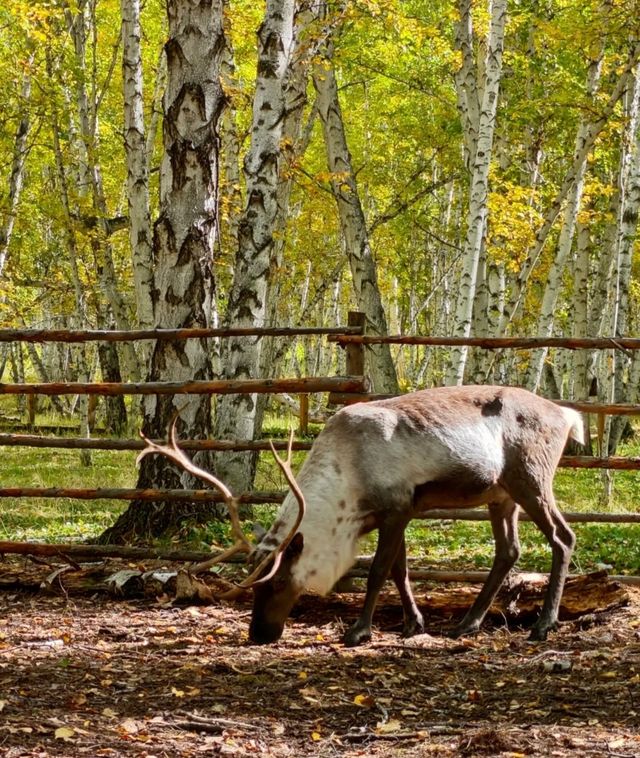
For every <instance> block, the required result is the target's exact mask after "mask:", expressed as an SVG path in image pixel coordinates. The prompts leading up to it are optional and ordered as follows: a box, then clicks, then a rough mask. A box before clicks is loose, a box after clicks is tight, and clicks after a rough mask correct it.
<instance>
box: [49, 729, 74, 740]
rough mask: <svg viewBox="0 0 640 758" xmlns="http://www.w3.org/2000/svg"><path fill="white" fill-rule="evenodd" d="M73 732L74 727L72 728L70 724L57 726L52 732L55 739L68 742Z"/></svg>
mask: <svg viewBox="0 0 640 758" xmlns="http://www.w3.org/2000/svg"><path fill="white" fill-rule="evenodd" d="M75 733H76V732H75V729H72V728H71V727H70V726H59V727H58V728H57V729H56V731H55V733H54V734H55V737H56V739H57V740H64V741H65V742H69V740H71V738H72V737H73V736H74V735H75Z"/></svg>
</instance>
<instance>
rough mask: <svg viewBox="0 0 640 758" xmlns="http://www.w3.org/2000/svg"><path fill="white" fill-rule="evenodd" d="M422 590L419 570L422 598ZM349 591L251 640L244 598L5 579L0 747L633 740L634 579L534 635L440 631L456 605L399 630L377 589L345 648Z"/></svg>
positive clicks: (339, 746) (311, 603)
mask: <svg viewBox="0 0 640 758" xmlns="http://www.w3.org/2000/svg"><path fill="white" fill-rule="evenodd" d="M3 565H4V564H3ZM20 566H21V570H24V571H29V570H31V569H30V568H29V564H26V563H21V564H20ZM433 591H434V590H433V588H429V587H427V586H426V585H425V586H422V587H421V586H418V587H417V592H416V595H417V598H418V602H419V604H420V605H421V607H422V608H423V610H424V611H426V612H427V613H428V612H429V599H430V597H431V596H432V592H433ZM438 591H440V592H446V593H449V594H451V595H452V596H453V595H455V594H456V593H459V592H462V591H468V589H467V588H457V587H451V586H450V587H446V588H444V589H443V588H440V589H439V590H438ZM361 603H362V595H359V594H343V595H333V596H331V597H330V598H327V599H319V598H315V597H309V598H304V599H303V600H302V602H301V603H300V604H299V606H298V607H297V609H296V611H295V614H294V618H293V619H291V620H290V621H289V623H288V624H287V627H286V630H285V633H284V636H283V637H282V639H281V641H280V642H279V643H278V644H275V645H269V646H264V647H255V646H250V645H248V644H247V625H248V619H249V614H250V606H249V604H248V601H247V602H246V603H244V604H242V603H241V604H239V605H238V604H234V605H226V606H222V605H206V606H202V605H201V606H193V605H192V606H186V607H184V606H183V607H180V608H178V607H162V606H160V605H159V604H158V603H157V602H156V601H155V600H151V599H137V600H114V599H111V598H108V597H106V596H105V595H104V594H102V593H95V594H93V595H92V596H90V597H87V596H86V595H78V596H76V595H73V594H69V595H65V594H64V593H63V594H62V595H60V594H59V595H55V594H47V593H44V592H33V591H25V590H24V589H4V590H3V591H1V592H0V712H1V716H0V755H1V756H6V758H18V757H21V756H25V757H26V756H30V757H34V758H35V757H36V756H37V757H38V758H48V757H50V756H51V757H53V756H56V758H64V757H65V756H82V755H86V756H140V757H141V758H142V757H143V756H144V757H146V758H151V757H152V756H157V757H158V758H159V757H160V756H163V757H164V756H167V757H169V756H171V757H174V756H175V757H176V758H183V757H186V756H216V755H230V756H234V755H235V756H292V757H293V758H300V757H301V756H302V757H304V756H348V757H352V756H353V757H355V756H375V757H378V758H390V757H391V756H400V758H404V757H405V756H406V757H408V756H412V757H414V756H465V757H467V758H473V757H474V756H502V757H503V758H507V757H510V758H517V756H544V757H545V758H549V757H551V756H558V757H564V756H567V757H568V756H575V755H577V754H579V755H581V756H582V758H587V757H589V758H590V757H591V756H594V757H595V756H598V757H600V756H611V757H612V758H623V757H627V756H628V757H629V758H631V757H632V756H640V590H638V589H629V590H628V602H627V604H626V605H624V606H622V607H616V608H613V609H610V610H607V611H606V612H603V613H598V614H591V615H588V616H585V617H582V618H579V619H577V620H574V621H567V622H564V623H562V624H561V627H560V629H559V630H558V631H557V632H555V633H553V634H552V635H550V638H549V640H548V642H544V643H530V642H528V641H527V635H526V631H523V630H522V629H511V630H507V629H506V628H505V627H504V626H501V625H500V624H499V623H498V624H495V623H494V624H493V625H492V624H488V625H487V627H486V628H485V629H483V631H482V632H481V633H480V634H478V635H477V636H475V637H473V638H468V639H462V640H451V639H449V638H447V637H446V636H445V635H446V632H447V630H448V629H450V628H451V626H452V625H453V623H455V620H456V619H453V618H444V617H442V616H433V615H432V616H430V619H429V622H428V630H429V632H430V635H421V636H419V637H416V638H413V639H412V640H408V641H404V640H402V639H400V637H399V636H398V634H397V632H398V628H399V626H400V625H401V615H402V613H401V609H400V607H399V606H398V601H397V598H396V596H395V595H394V594H393V593H389V594H388V595H385V596H384V597H383V598H382V599H381V602H380V607H379V610H378V613H377V615H376V623H377V625H378V626H377V629H376V631H375V633H374V638H373V640H372V642H371V643H370V644H368V645H365V646H363V647H361V648H356V649H347V648H345V647H344V646H343V645H342V644H341V641H340V639H341V633H342V631H343V629H344V627H345V625H347V624H349V623H350V622H351V621H353V620H354V619H355V617H356V616H357V614H358V611H359V608H360V606H361Z"/></svg>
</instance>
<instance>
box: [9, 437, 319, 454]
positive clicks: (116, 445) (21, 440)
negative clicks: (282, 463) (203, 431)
mask: <svg viewBox="0 0 640 758" xmlns="http://www.w3.org/2000/svg"><path fill="white" fill-rule="evenodd" d="M155 442H157V443H158V444H164V443H165V442H166V440H155ZM3 445H6V446H17V447H39V448H61V449H66V450H142V449H143V448H144V447H145V446H146V443H145V442H143V441H142V440H140V439H138V440H136V439H124V440H113V439H97V438H94V437H43V436H40V435H36V434H0V446H3ZM273 446H274V447H275V449H276V450H286V449H287V447H288V443H287V442H285V441H284V440H273ZM180 447H181V448H183V449H184V450H246V451H251V450H270V449H271V446H270V443H269V441H268V440H180ZM292 449H293V450H310V449H311V442H302V441H299V440H294V441H293V444H292Z"/></svg>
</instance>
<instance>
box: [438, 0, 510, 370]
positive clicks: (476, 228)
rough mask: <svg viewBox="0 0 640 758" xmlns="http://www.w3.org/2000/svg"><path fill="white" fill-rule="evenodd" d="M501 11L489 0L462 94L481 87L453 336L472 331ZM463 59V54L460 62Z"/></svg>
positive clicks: (458, 354) (455, 356)
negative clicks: (480, 75) (469, 82)
mask: <svg viewBox="0 0 640 758" xmlns="http://www.w3.org/2000/svg"><path fill="white" fill-rule="evenodd" d="M470 6H471V3H470V1H469V0H461V2H460V18H461V25H465V26H467V25H469V24H470V23H471V20H470V14H471V8H470ZM506 16H507V0H493V1H492V3H491V25H490V29H489V37H488V40H487V46H486V60H485V65H484V80H483V81H482V86H481V87H480V86H478V80H476V85H475V88H473V87H471V89H470V94H469V97H468V98H467V100H468V101H469V102H471V101H472V100H473V97H472V95H473V94H474V93H475V92H477V91H478V90H481V91H482V98H481V100H480V98H479V96H478V100H479V102H480V108H479V115H478V133H477V139H474V138H473V133H472V132H471V134H470V138H469V150H470V160H471V161H472V163H471V164H470V165H471V167H472V168H471V181H470V190H469V210H468V214H467V232H466V239H465V244H464V254H463V264H462V273H461V278H460V284H459V290H458V298H457V302H456V312H455V323H454V334H455V336H457V337H468V336H469V334H470V332H471V320H472V315H473V301H474V298H475V294H476V287H477V274H478V264H479V262H480V256H481V252H482V246H483V244H484V237H485V234H486V226H487V196H488V189H489V167H490V164H491V155H492V150H493V135H494V130H495V122H496V113H497V109H498V99H499V93H500V80H501V78H502V50H503V46H504V29H505V23H506ZM465 65H466V64H465V58H464V55H463V68H464V66H465ZM465 78H467V76H465ZM472 121H473V119H472V117H471V116H468V117H467V118H466V121H465V114H464V112H463V125H464V124H465V123H466V122H468V124H469V127H468V128H469V129H470V130H472V128H473V127H472ZM467 352H468V350H467V348H464V347H462V348H458V349H454V350H452V351H451V360H450V365H449V368H448V371H447V377H446V379H447V383H448V384H460V383H461V382H462V380H463V378H464V369H465V363H466V358H467Z"/></svg>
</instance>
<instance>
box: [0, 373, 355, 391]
mask: <svg viewBox="0 0 640 758" xmlns="http://www.w3.org/2000/svg"><path fill="white" fill-rule="evenodd" d="M367 384H368V383H367V380H366V379H365V377H363V376H351V377H341V376H327V377H303V378H300V379H245V380H239V379H219V380H216V381H195V380H194V381H190V382H138V383H130V384H127V383H123V382H93V383H90V382H51V383H47V384H0V395H2V394H4V395H78V394H81V395H187V394H189V395H231V394H243V395H249V394H254V393H260V394H268V393H271V392H274V393H279V392H289V393H293V394H300V393H308V392H332V391H336V392H366V390H367Z"/></svg>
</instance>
